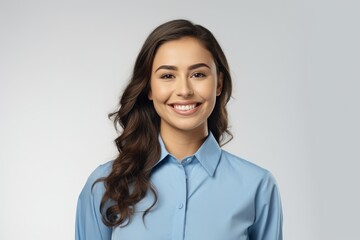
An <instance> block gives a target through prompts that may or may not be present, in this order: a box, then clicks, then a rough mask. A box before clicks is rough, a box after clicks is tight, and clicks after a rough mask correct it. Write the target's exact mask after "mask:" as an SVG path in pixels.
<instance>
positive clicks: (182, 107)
mask: <svg viewBox="0 0 360 240" xmlns="http://www.w3.org/2000/svg"><path fill="white" fill-rule="evenodd" d="M195 107H196V103H194V104H188V105H178V104H174V108H175V109H176V110H180V111H189V110H192V109H194V108H195Z"/></svg>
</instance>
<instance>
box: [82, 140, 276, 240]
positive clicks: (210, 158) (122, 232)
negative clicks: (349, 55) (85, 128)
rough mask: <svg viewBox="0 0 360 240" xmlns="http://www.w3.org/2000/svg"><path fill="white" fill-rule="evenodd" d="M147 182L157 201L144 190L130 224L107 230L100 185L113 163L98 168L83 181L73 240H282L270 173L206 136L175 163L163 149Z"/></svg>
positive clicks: (162, 146) (102, 189)
mask: <svg viewBox="0 0 360 240" xmlns="http://www.w3.org/2000/svg"><path fill="white" fill-rule="evenodd" d="M159 139H160V144H161V157H160V159H159V161H158V163H157V165H156V166H155V167H154V169H153V172H152V175H151V182H152V184H153V185H154V186H155V187H156V189H157V194H158V202H157V204H156V205H155V206H154V207H153V208H152V210H151V211H150V212H149V213H148V214H147V215H146V216H145V219H144V220H145V222H143V220H142V215H143V212H144V210H145V209H147V208H148V207H149V206H150V205H151V204H152V202H153V199H154V198H153V195H152V194H151V193H150V192H149V193H148V194H147V195H146V197H145V198H144V199H142V200H141V201H140V202H139V203H138V204H136V206H135V213H134V215H133V216H132V218H131V221H130V224H129V225H127V226H125V227H114V228H110V227H107V226H105V225H104V224H103V222H102V220H101V214H100V211H99V206H100V202H101V198H102V195H103V193H104V185H103V183H102V182H100V183H97V184H95V185H94V187H93V188H91V186H92V185H93V183H94V181H96V179H98V178H100V177H104V176H107V175H108V174H109V173H110V171H111V165H112V162H108V163H106V164H104V165H101V166H99V167H98V168H97V169H96V170H95V171H94V172H93V173H92V174H91V175H90V177H89V178H88V180H87V182H86V184H85V187H84V188H83V190H82V192H81V194H80V196H79V200H78V206H77V216H76V239H77V240H110V239H112V240H145V239H146V240H180V239H181V240H203V239H206V240H235V239H236V240H248V239H250V240H281V239H282V210H281V203H280V196H279V191H278V187H277V184H276V182H275V180H274V178H273V177H272V175H271V174H270V173H269V172H268V171H267V170H265V169H263V168H260V167H258V166H256V165H254V164H252V163H250V162H248V161H246V160H243V159H241V158H238V157H236V156H234V155H232V154H230V153H228V152H226V151H224V150H222V149H221V148H220V147H219V145H218V143H217V142H216V140H215V138H214V137H213V135H212V134H211V133H210V134H209V136H208V138H207V139H206V140H205V142H204V143H203V144H202V146H201V147H200V148H199V149H198V151H197V152H196V153H195V154H194V155H193V156H189V157H188V158H185V159H184V160H182V161H181V162H179V161H178V160H177V159H176V158H175V157H173V156H172V155H171V154H169V152H168V151H167V150H166V148H165V146H164V143H163V142H162V140H161V138H159Z"/></svg>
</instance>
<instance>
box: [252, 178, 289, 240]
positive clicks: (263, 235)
mask: <svg viewBox="0 0 360 240" xmlns="http://www.w3.org/2000/svg"><path fill="white" fill-rule="evenodd" d="M255 211H256V213H255V221H254V224H253V225H252V226H251V227H250V229H249V235H250V239H251V240H282V239H283V237H282V221H283V219H282V218H283V217H282V208H281V200H280V194H279V190H278V187H277V184H276V181H275V179H274V177H273V176H272V175H271V173H269V172H267V174H266V175H265V177H264V178H263V180H262V181H261V183H260V186H259V188H258V191H257V194H256V198H255Z"/></svg>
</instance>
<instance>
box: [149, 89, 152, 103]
mask: <svg viewBox="0 0 360 240" xmlns="http://www.w3.org/2000/svg"><path fill="white" fill-rule="evenodd" d="M148 99H149V100H150V101H152V100H153V98H152V92H151V89H150V90H149V92H148Z"/></svg>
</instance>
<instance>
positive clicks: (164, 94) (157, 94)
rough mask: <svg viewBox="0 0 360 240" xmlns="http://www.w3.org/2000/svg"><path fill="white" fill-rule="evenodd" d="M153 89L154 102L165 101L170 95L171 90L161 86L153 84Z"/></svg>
mask: <svg viewBox="0 0 360 240" xmlns="http://www.w3.org/2000/svg"><path fill="white" fill-rule="evenodd" d="M151 89H152V90H151V97H152V100H153V101H160V102H161V101H165V100H166V99H168V97H169V95H170V93H169V92H170V91H169V89H168V88H166V87H164V86H161V85H156V84H153V85H152V86H151Z"/></svg>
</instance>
